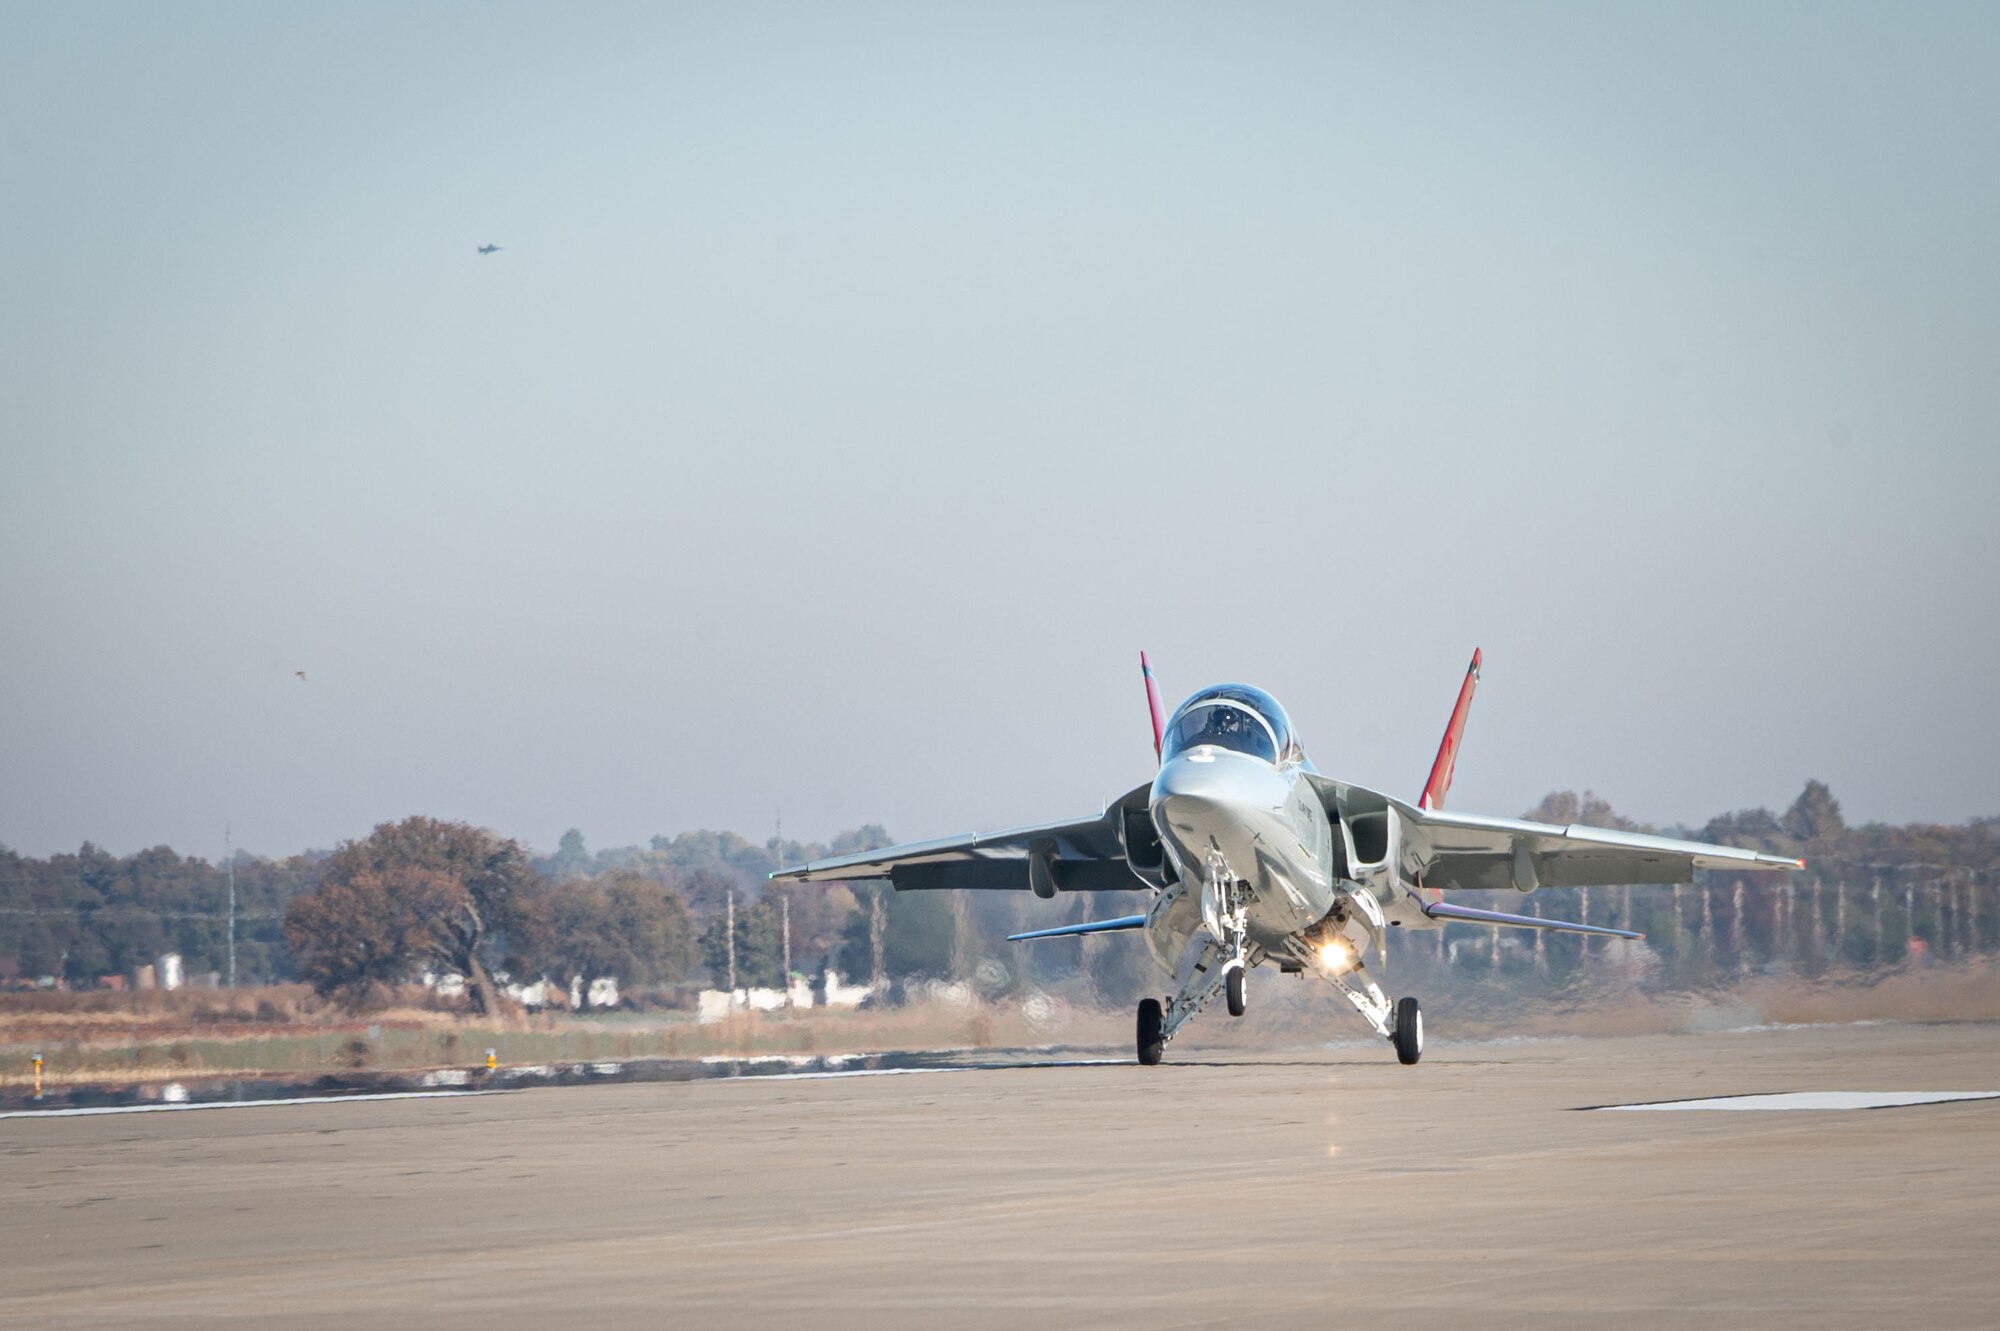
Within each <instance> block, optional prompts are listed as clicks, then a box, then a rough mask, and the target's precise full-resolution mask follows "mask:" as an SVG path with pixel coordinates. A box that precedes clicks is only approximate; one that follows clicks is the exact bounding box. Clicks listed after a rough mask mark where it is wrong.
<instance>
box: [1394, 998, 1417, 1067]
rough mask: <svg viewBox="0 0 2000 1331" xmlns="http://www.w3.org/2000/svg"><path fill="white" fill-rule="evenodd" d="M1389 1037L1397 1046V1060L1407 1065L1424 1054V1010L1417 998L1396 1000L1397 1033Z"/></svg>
mask: <svg viewBox="0 0 2000 1331" xmlns="http://www.w3.org/2000/svg"><path fill="white" fill-rule="evenodd" d="M1389 1039H1390V1041H1391V1042H1392V1043H1393V1044H1394V1045H1395V1046H1396V1060H1397V1061H1398V1062H1400V1063H1402V1064H1404V1065H1405V1066H1408V1065H1409V1064H1411V1063H1414V1062H1416V1061H1417V1060H1418V1059H1420V1058H1422V1057H1423V1056H1424V1010H1423V1008H1421V1007H1419V1006H1418V1005H1417V1000H1416V999H1414V998H1399V999H1397V1000H1396V1033H1395V1034H1394V1035H1392V1036H1390V1037H1389Z"/></svg>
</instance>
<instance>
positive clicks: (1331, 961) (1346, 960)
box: [1319, 938, 1354, 975]
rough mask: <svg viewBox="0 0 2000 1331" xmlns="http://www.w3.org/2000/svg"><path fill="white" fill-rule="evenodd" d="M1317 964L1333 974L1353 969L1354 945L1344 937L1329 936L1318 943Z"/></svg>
mask: <svg viewBox="0 0 2000 1331" xmlns="http://www.w3.org/2000/svg"><path fill="white" fill-rule="evenodd" d="M1319 964H1320V965H1322V966H1324V967H1326V968H1327V969H1328V970H1330V971H1332V972H1333V973H1334V974H1335V975H1338V974H1340V973H1341V972H1342V971H1348V970H1352V969H1354V947H1353V945H1352V944H1351V943H1349V942H1348V941H1347V940H1346V939H1345V938H1329V939H1327V940H1326V941H1325V942H1324V943H1321V944H1320V945H1319Z"/></svg>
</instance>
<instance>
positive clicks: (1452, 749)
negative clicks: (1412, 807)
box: [1417, 647, 1479, 809]
mask: <svg viewBox="0 0 2000 1331" xmlns="http://www.w3.org/2000/svg"><path fill="white" fill-rule="evenodd" d="M1478 686H1479V649H1478V648H1477V647H1475V648H1473V649H1472V664H1471V665H1469V666H1467V667H1466V669H1465V683H1463V684H1461V685H1459V689H1458V705H1457V706H1456V707H1453V708H1452V709H1451V724H1450V725H1448V726H1446V727H1445V728H1444V742H1443V743H1442V744H1440V745H1438V756H1437V761H1436V762H1434V763H1432V764H1431V779H1430V780H1428V781H1426V782H1424V796H1423V798H1422V799H1420V800H1418V801H1417V807H1418V808H1421V809H1441V808H1443V807H1444V793H1445V792H1446V791H1447V790H1450V789H1451V773H1452V769H1453V768H1455V767H1457V766H1458V740H1459V736H1461V735H1463V734H1464V733H1465V714H1466V713H1467V712H1469V711H1471V710H1472V691H1473V690H1474V689H1475V688H1477V687H1478Z"/></svg>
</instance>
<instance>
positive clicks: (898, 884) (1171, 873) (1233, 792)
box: [771, 651, 1805, 1065]
mask: <svg viewBox="0 0 2000 1331" xmlns="http://www.w3.org/2000/svg"><path fill="white" fill-rule="evenodd" d="M1139 668H1140V671H1141V673H1142V675H1143V677H1144V679H1145V683H1146V701H1147V706H1148V708H1149V709H1150V710H1151V712H1152V720H1153V751H1154V754H1155V756H1156V757H1157V758H1158V759H1159V763H1160V767H1159V772H1158V774H1157V775H1156V776H1155V777H1154V778H1153V779H1152V781H1151V782H1149V783H1148V784H1146V785H1142V786H1139V787H1137V788H1136V789H1134V790H1132V791H1131V792H1130V793H1128V794H1126V795H1125V796H1123V797H1122V798H1120V799H1118V800H1116V801H1114V802H1113V803H1112V804H1111V805H1110V806H1109V807H1108V808H1106V809H1105V811H1104V812H1103V813H1102V814H1100V815H1098V816H1096V817H1090V818H1077V819H1071V820H1068V821H1064V822H1055V823H1043V824H1038V825H1036V826H1032V827H1019V828H1014V829H1012V830H1009V831H1004V832H994V833H982V834H977V835H972V836H959V837H947V838H944V839H942V840H937V841H920V842H912V843H908V844H905V845H899V846H889V847H886V848H884V849H881V850H869V851H862V852H860V853H858V854H853V855H840V856H835V857H832V858H829V859H822V860H814V861H813V862H812V863H810V864H805V865H801V866H798V867H796V868H789V869H781V870H779V871H777V872H776V873H773V874H772V875H771V877H772V878H774V879H783V880H789V881H793V882H830V881H831V882H853V881H857V880H865V879H884V878H886V879H887V880H888V881H889V882H890V884H891V885H892V886H894V887H895V888H896V889H897V890H898V891H926V890H932V889H939V888H968V889H974V890H979V889H991V890H1027V891H1032V892H1033V893H1034V894H1035V895H1036V896H1037V897H1040V898H1042V899H1043V900H1053V899H1054V898H1055V896H1056V895H1057V894H1058V893H1060V892H1101V891H1107V890H1119V889H1123V890H1130V891H1135V892H1146V893H1148V894H1150V901H1149V903H1148V905H1147V907H1146V909H1145V910H1143V911H1141V912H1138V913H1136V914H1132V915H1125V916H1120V917H1118V918H1116V919H1109V920H1094V921H1091V922H1089V923H1086V924H1072V925H1064V926H1061V927H1058V928H1052V929H1036V930H1032V931H1030V932H1027V933H1021V934H1013V935H1010V936H1009V938H1010V941H1023V940H1028V939H1038V938H1062V937H1070V936H1074V935H1078V934H1092V933H1105V932H1112V931H1121V930H1140V931H1143V932H1144V935H1145V939H1146V943H1147V946H1148V948H1149V949H1150V950H1151V952H1152V955H1153V959H1154V960H1155V961H1156V962H1157V963H1158V964H1159V966H1160V968H1161V969H1162V970H1163V971H1164V972H1165V973H1166V974H1167V975H1168V977H1170V978H1171V979H1172V980H1173V981H1175V982H1176V987H1175V991H1174V993H1173V994H1171V995H1170V996H1168V997H1167V998H1166V999H1165V1000H1164V1001H1162V1000H1161V999H1158V998H1144V999H1141V1000H1140V1002H1139V1011H1138V1031H1137V1045H1138V1056H1139V1062H1141V1063H1144V1064H1149V1065H1150V1064H1155V1063H1158V1062H1159V1061H1160V1058H1161V1055H1162V1053H1163V1052H1164V1049H1165V1046H1166V1043H1167V1041H1169V1040H1171V1039H1172V1038H1173V1037H1174V1033H1175V1032H1176V1031H1178V1030H1180V1028H1181V1027H1182V1026H1183V1025H1185V1024H1186V1022H1187V1021H1188V1019H1189V1018H1191V1017H1193V1016H1194V1015H1195V1014H1196V1013H1197V1012H1199V1011H1201V1009H1202V1008H1203V1007H1205V1006H1207V1005H1208V1004H1209V1003H1211V1002H1213V1001H1214V999H1215V998H1216V996H1217V995H1221V996H1222V997H1223V998H1224V1001H1225V1004H1226V1006H1227V1008H1228V1010H1229V1013H1230V1015H1231V1016H1237V1017H1240V1016H1242V1015H1243V1013H1244V1010H1245V998H1244V975H1245V973H1246V972H1247V971H1248V970H1249V969H1250V968H1251V967H1253V966H1258V965H1261V964H1263V963H1265V962H1271V963H1273V964H1275V965H1276V966H1277V967H1278V968H1279V969H1280V970H1281V971H1284V972H1286V973H1290V974H1296V973H1312V974H1316V975H1318V976H1320V977H1321V978H1323V979H1325V980H1326V981H1327V982H1328V983H1330V984H1331V985H1332V986H1333V987H1334V988H1335V989H1336V990H1338V991H1339V993H1340V994H1341V995H1342V997H1344V998H1345V999H1346V1000H1347V1001H1348V1002H1349V1003H1350V1004H1352V1005H1353V1007H1354V1010H1355V1011H1356V1012H1357V1013H1359V1014H1360V1016H1361V1019H1362V1020H1363V1021H1365V1022H1366V1023H1367V1024H1368V1025H1369V1027H1370V1028H1371V1029H1373V1030H1374V1032H1375V1033H1376V1034H1377V1035H1379V1036H1381V1037H1382V1038H1384V1039H1385V1040H1387V1041H1388V1042H1389V1043H1390V1044H1391V1045H1392V1046H1393V1047H1394V1049H1395V1051H1396V1056H1397V1058H1398V1059H1400V1060H1401V1061H1402V1062H1403V1063H1405V1064H1410V1063H1415V1062H1416V1061H1417V1060H1418V1058H1420V1057H1421V1056H1422V1054H1423V1047H1424V1026H1423V1009H1422V1006H1421V1004H1420V1003H1419V1002H1418V1000H1417V999H1416V998H1414V997H1404V998H1401V999H1399V1000H1397V1001H1395V1002H1391V1001H1390V1000H1389V998H1388V997H1387V996H1385V995H1384V994H1383V992H1382V990H1381V987H1380V986H1379V985H1378V984H1377V983H1376V982H1375V981H1374V979H1372V978H1371V977H1370V976H1369V974H1368V968H1367V961H1368V958H1369V956H1370V954H1371V952H1372V953H1373V954H1374V956H1375V957H1376V958H1377V959H1378V960H1379V959H1380V958H1382V957H1383V956H1384V955H1385V953H1386V946H1387V937H1388V931H1389V930H1391V929H1400V930H1412V929H1441V928H1443V927H1444V926H1445V924H1446V923H1447V922H1450V921H1454V920H1456V921H1466V922H1471V923H1478V924H1487V925H1494V926H1498V927H1504V928H1513V929H1549V930H1558V931H1561V932H1566V933H1578V934H1594V935H1598V936H1601V937H1611V938H1638V937H1640V936H1641V935H1639V934H1636V933H1632V932H1630V931H1627V930H1623V929H1610V928H1604V927H1601V926H1598V925H1590V924H1571V923H1568V922H1565V921H1559V920H1549V919H1544V918H1542V917H1540V916H1534V915H1516V914H1512V913H1509V912H1506V911H1498V910H1490V909H1487V908H1485V907H1481V906H1468V905H1463V904H1460V903H1458V902H1455V901H1447V900H1446V899H1445V896H1444V894H1445V892H1446V891H1456V892H1517V893H1527V892H1532V891H1534V890H1535V889H1536V888H1538V887H1583V886H1597V885H1600V884H1638V883H1685V882H1691V881H1693V878H1694V873H1695V870H1697V869H1771V870H1791V869H1802V868H1804V867H1805V862H1804V861H1803V860H1796V859H1790V858H1787V857H1784V856H1778V855H1765V854H1760V853H1758V852H1756V851H1750V850H1739V849H1736V848H1735V847H1732V846H1714V845H1705V844H1702V843H1700V842H1693V841H1677V840H1673V839H1670V838H1667V837H1657V836H1647V835H1641V834H1639V833H1634V832H1615V831H1607V830H1605V829H1602V828H1596V827H1585V826H1582V825H1580V824H1578V825H1571V826H1568V827H1558V826H1555V825H1553V824H1548V823H1537V822H1529V821H1525V820H1522V819H1517V818H1489V817H1485V816H1482V815H1477V814H1463V813H1447V812H1445V810H1444V798H1445V793H1446V791H1448V790H1449V789H1450V787H1451V778H1452V773H1453V770H1454V768H1455V766H1456V764H1457V761H1458V747H1459V741H1460V739H1461V737H1462V736H1463V735H1464V732H1465V718H1466V714H1467V712H1468V711H1469V710H1470V708H1471V705H1472V694H1473V690H1474V689H1475V688H1476V687H1477V685H1478V683H1479V670H1480V656H1479V653H1478V652H1477V651H1474V652H1473V654H1472V664H1471V666H1470V667H1468V668H1467V670H1466V673H1465V680H1464V683H1463V684H1461V685H1460V687H1459V692H1458V701H1457V703H1456V705H1455V706H1454V707H1453V708H1452V713H1451V720H1450V723H1449V724H1448V725H1447V726H1446V728H1445V732H1444V740H1443V742H1442V743H1441V744H1440V745H1439V746H1438V752H1437V758H1436V759H1435V761H1434V762H1433V763H1432V765H1431V772H1430V779H1429V780H1428V781H1426V782H1425V783H1424V788H1423V792H1422V794H1421V795H1420V796H1419V797H1418V799H1417V802H1416V803H1415V804H1405V803H1404V802H1403V801H1401V800H1399V799H1396V798H1395V797H1393V796H1391V795H1386V794H1383V793H1382V792H1380V791H1376V790H1370V789H1367V788H1366V787H1363V786H1359V785H1355V784H1353V783H1351V782H1347V781H1341V780H1338V779H1335V778H1332V777H1328V776H1323V775H1321V774H1320V773H1319V771H1318V770H1316V769H1315V768H1314V767H1313V765H1312V763H1311V761H1310V760H1308V759H1307V757H1306V755H1305V750H1304V749H1303V748H1301V747H1300V744H1299V740H1298V736H1297V734H1296V733H1295V732H1294V731H1293V729H1292V723H1291V721H1290V719H1289V718H1288V717H1287V716H1286V715H1285V709H1284V708H1282V707H1280V706H1279V705H1278V701H1277V699H1275V698H1273V697H1272V696H1271V695H1270V694H1268V693H1266V692H1264V691H1263V690H1262V689H1257V688H1252V687H1250V686H1248V685H1243V684H1218V685H1215V686H1213V687H1211V688H1206V689H1202V690H1201V691H1200V692H1198V693H1196V694H1195V695H1194V696H1192V697H1191V698H1189V699H1188V700H1187V701H1186V702H1184V703H1182V704H1181V705H1180V706H1179V707H1177V708H1175V709H1174V711H1173V714H1172V715H1171V716H1165V717H1163V716H1162V708H1161V706H1160V694H1159V688H1158V686H1157V685H1156V683H1155V682H1154V679H1153V670H1152V665H1151V663H1150V662H1148V661H1147V659H1146V656H1145V653H1143V652H1142V653H1140V655H1139Z"/></svg>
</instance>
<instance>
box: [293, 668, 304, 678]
mask: <svg viewBox="0 0 2000 1331" xmlns="http://www.w3.org/2000/svg"><path fill="white" fill-rule="evenodd" d="M292 673H293V674H294V675H297V676H298V677H299V678H300V679H301V680H303V679H304V678H305V677H306V672H305V671H303V670H294V671H293V672H292Z"/></svg>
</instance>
